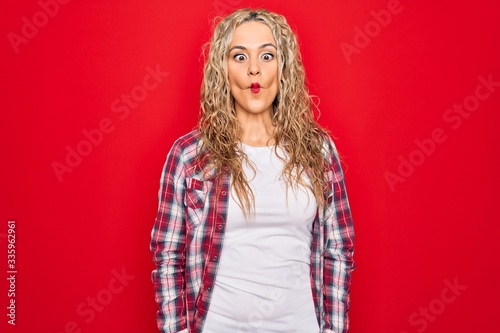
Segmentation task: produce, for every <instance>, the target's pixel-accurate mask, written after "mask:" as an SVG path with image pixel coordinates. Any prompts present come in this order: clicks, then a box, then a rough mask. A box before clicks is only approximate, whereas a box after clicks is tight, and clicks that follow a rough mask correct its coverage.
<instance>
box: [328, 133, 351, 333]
mask: <svg viewBox="0 0 500 333" xmlns="http://www.w3.org/2000/svg"><path fill="white" fill-rule="evenodd" d="M329 146H330V170H329V172H331V178H330V179H331V180H332V183H331V186H330V191H331V193H330V196H329V197H328V199H327V207H326V212H325V214H326V215H325V216H326V217H328V218H327V220H326V221H325V252H324V270H323V281H324V286H323V289H324V291H323V292H324V296H325V297H324V307H325V331H324V332H328V333H347V332H348V331H349V317H348V313H349V304H350V297H349V296H350V286H351V274H352V271H353V270H354V268H355V264H354V260H353V254H354V240H355V237H354V229H353V223H352V217H351V210H350V207H349V201H348V199H347V192H346V188H345V183H344V174H343V171H342V167H341V164H340V160H339V157H338V154H337V152H336V149H335V145H334V143H333V141H331V139H330V141H329Z"/></svg>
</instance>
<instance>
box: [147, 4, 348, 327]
mask: <svg viewBox="0 0 500 333" xmlns="http://www.w3.org/2000/svg"><path fill="white" fill-rule="evenodd" d="M208 47H209V51H208V55H207V59H206V62H205V67H204V78H203V83H202V87H201V116H200V120H199V124H198V126H197V128H196V129H195V130H193V131H192V132H190V133H188V134H187V135H185V136H183V137H181V138H179V139H178V140H177V141H176V142H175V143H174V144H173V146H172V148H171V150H170V152H169V154H168V156H167V160H166V163H165V166H164V169H163V173H162V177H161V182H160V190H159V208H158V215H157V217H156V221H155V225H154V228H153V231H152V240H151V251H152V253H153V260H154V262H155V264H156V269H155V270H154V271H153V274H152V280H153V283H154V289H155V299H156V302H157V303H158V307H159V309H158V313H157V323H158V328H159V330H160V331H161V332H165V333H167V332H168V333H173V332H190V333H201V332H203V333H238V332H260V333H271V332H273V333H277V332H286V333H291V332H297V333H314V332H321V333H325V332H330V333H331V332H337V333H340V332H348V329H349V320H348V316H347V314H348V311H349V290H350V284H351V273H352V270H353V269H354V262H353V251H354V233H353V227H352V220H351V214H350V208H349V203H348V199H347V195H346V190H345V186H344V178H343V172H342V169H341V166H340V162H339V159H338V155H337V153H336V150H335V147H334V144H333V142H332V140H331V139H330V137H329V135H328V134H327V132H326V131H325V130H324V129H323V128H321V127H320V126H319V125H318V124H317V122H316V121H315V119H314V111H315V110H314V104H313V103H312V102H311V97H310V95H309V94H308V91H307V89H306V86H305V74H304V69H303V66H302V62H301V60H300V54H299V50H298V45H297V40H296V37H295V35H294V33H293V32H292V30H291V29H290V27H289V25H288V24H287V22H286V20H285V18H284V17H283V16H281V15H278V14H275V13H272V12H269V11H267V10H263V9H259V10H252V9H241V10H238V11H236V12H234V13H232V14H230V15H229V16H227V17H226V18H224V19H222V20H221V21H220V22H219V23H218V24H217V26H216V28H215V31H214V34H213V37H212V39H211V41H210V43H209V45H208Z"/></svg>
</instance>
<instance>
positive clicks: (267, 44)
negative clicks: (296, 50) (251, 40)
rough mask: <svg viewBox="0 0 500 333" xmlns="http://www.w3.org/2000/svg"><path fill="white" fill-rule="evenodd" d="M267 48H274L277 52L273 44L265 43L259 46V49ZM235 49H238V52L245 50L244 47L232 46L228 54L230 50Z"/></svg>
mask: <svg viewBox="0 0 500 333" xmlns="http://www.w3.org/2000/svg"><path fill="white" fill-rule="evenodd" d="M268 46H272V47H274V48H275V49H276V50H278V48H277V47H276V46H275V45H274V44H273V43H265V44H262V45H261V46H259V49H264V48H266V47H268ZM235 49H238V50H244V51H246V50H247V48H246V47H244V46H241V45H235V46H233V47H232V48H231V49H230V50H229V52H231V51H232V50H235Z"/></svg>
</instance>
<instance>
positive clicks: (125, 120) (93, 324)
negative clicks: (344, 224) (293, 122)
mask: <svg viewBox="0 0 500 333" xmlns="http://www.w3.org/2000/svg"><path fill="white" fill-rule="evenodd" d="M48 2H49V1H48ZM42 3H44V1H43V0H42ZM391 3H392V0H391V1H387V0H370V1H363V2H354V1H352V2H351V1H332V2H330V1H328V2H327V1H318V0H310V1H307V2H302V1H286V2H284V1H264V0H261V1H242V0H216V1H107V2H89V1H70V2H68V3H67V4H61V5H60V8H59V10H58V12H57V13H55V14H54V15H53V17H49V16H46V17H47V18H48V20H46V21H44V20H43V18H44V17H43V14H40V13H39V12H40V11H42V7H41V4H40V3H39V2H37V1H35V0H30V1H17V2H12V1H11V2H9V3H8V5H6V4H4V6H3V7H4V9H3V10H2V11H1V14H0V26H1V32H2V34H3V36H4V37H2V42H1V43H0V47H1V52H2V53H1V54H2V61H1V72H2V77H3V80H2V83H1V84H2V87H1V91H2V102H3V104H4V106H3V107H2V120H1V121H0V142H1V156H2V163H1V168H2V172H1V175H0V188H1V191H0V195H1V198H0V199H1V201H0V205H1V210H0V226H1V227H0V241H1V243H0V246H1V251H0V253H4V254H2V259H1V260H2V264H1V265H0V266H1V267H2V271H3V273H2V276H3V275H4V274H5V275H7V273H6V271H7V268H6V261H7V255H6V251H7V250H6V249H7V238H6V234H7V221H8V220H9V219H11V220H16V235H17V239H16V240H17V242H16V247H17V248H16V249H17V252H16V255H17V257H16V260H17V269H18V274H17V280H16V298H15V299H16V305H17V308H16V315H17V317H16V325H15V326H11V325H8V324H7V319H8V318H7V316H6V314H7V310H6V307H7V305H8V301H9V300H8V298H7V291H8V285H7V283H6V279H5V278H2V283H1V284H0V287H1V289H0V295H1V297H0V300H1V306H0V308H1V309H3V310H2V313H0V315H1V316H0V318H3V319H2V320H1V324H0V327H1V330H2V332H5V331H6V330H7V331H8V332H10V331H13V332H15V331H17V332H52V333H56V332H57V333H59V332H80V331H81V332H96V333H100V332H155V331H156V328H155V327H156V325H155V307H156V305H155V303H154V300H153V289H152V285H151V282H150V272H151V270H152V269H153V265H152V262H151V255H150V253H149V237H150V231H151V227H152V225H153V221H154V217H155V213H156V207H157V197H156V195H157V190H158V181H159V177H160V173H161V168H162V165H163V162H164V159H165V156H166V154H167V152H168V150H169V148H170V146H171V144H172V142H173V140H174V139H176V138H177V137H179V136H180V135H182V134H184V133H186V132H188V131H189V130H190V129H192V128H193V126H194V125H195V122H196V119H197V115H198V94H199V86H200V81H201V62H200V52H201V45H202V43H203V42H205V41H206V40H207V39H208V37H209V36H210V29H209V27H210V25H211V24H210V21H211V19H212V18H213V17H214V16H215V15H216V14H222V13H224V12H227V11H229V10H231V9H233V8H236V7H244V6H254V7H259V6H263V7H267V8H269V9H271V10H274V11H277V12H279V13H282V14H284V15H285V16H286V17H287V18H288V21H289V23H290V24H291V26H292V27H293V29H294V30H295V31H296V32H297V33H298V35H299V39H300V42H301V46H302V53H303V58H304V63H305V67H306V71H307V75H308V82H309V85H310V90H311V92H312V93H313V94H315V95H318V96H319V97H320V99H321V104H320V108H321V110H322V115H321V118H320V122H321V123H322V124H323V125H325V126H327V127H328V128H329V129H330V130H331V131H332V133H333V134H334V136H335V137H336V143H337V146H338V149H339V151H340V153H341V154H342V156H343V160H344V167H345V171H346V182H347V187H348V192H349V197H350V202H351V208H352V212H353V217H354V221H355V228H356V232H357V249H356V255H355V258H356V261H357V265H358V267H357V270H356V271H355V273H354V276H353V287H352V312H351V322H352V323H351V328H352V329H351V331H352V332H353V333H361V332H377V333H378V332H380V333H388V332H393V333H403V332H405V333H413V332H422V331H426V332H429V333H430V332H455V333H458V332H500V324H498V318H497V317H498V299H499V296H500V287H499V285H498V281H499V277H500V276H499V268H498V262H499V259H498V227H497V226H496V225H497V223H498V221H499V220H500V219H499V213H498V210H497V209H498V203H499V200H498V193H497V191H496V189H497V188H498V187H499V185H500V182H499V180H500V179H499V177H498V173H497V172H498V171H497V170H498V169H499V167H500V163H499V159H498V156H497V155H498V153H499V149H498V143H499V131H498V121H499V120H500V116H499V113H500V87H495V88H492V89H495V90H494V91H492V92H491V91H490V92H489V96H488V97H487V98H486V97H485V98H484V100H481V101H480V102H479V105H478V106H477V105H476V106H477V108H476V110H475V111H473V112H470V113H468V112H467V113H464V114H465V115H466V118H463V117H462V118H456V117H457V116H456V115H455V116H454V117H455V118H453V119H454V120H453V121H452V120H451V118H446V117H447V116H448V117H449V116H450V115H451V114H448V112H452V111H447V110H448V109H449V108H452V107H453V105H454V104H461V103H463V102H464V100H467V101H468V102H471V101H472V102H473V101H474V99H473V98H472V99H471V98H469V97H468V96H472V95H474V94H475V91H476V87H477V86H478V85H479V84H480V80H479V79H478V77H480V76H482V77H484V78H486V79H487V78H488V77H489V76H491V78H492V80H493V81H495V82H499V81H500V65H499V59H500V46H499V45H500V43H499V40H500V39H499V32H500V19H499V12H500V8H499V7H500V6H499V5H498V3H497V2H496V1H493V0H490V1H463V2H458V1H444V2H443V1H435V2H433V1H423V0H413V1H410V0H401V3H400V5H399V6H397V11H398V12H397V14H392V15H391V20H390V22H389V23H388V24H384V25H385V27H380V25H377V24H374V23H373V22H372V21H374V16H373V14H372V13H371V11H375V13H378V12H379V11H380V10H382V9H387V7H388V5H389V6H391ZM37 13H38V14H37ZM23 18H26V19H24V20H23ZM34 20H35V21H36V20H38V21H36V22H38V23H37V24H38V25H39V27H38V28H37V29H38V32H37V33H36V34H34V33H33V31H32V33H33V34H34V35H32V36H31V37H30V38H26V40H24V41H23V42H22V43H20V44H18V45H14V44H15V43H14V44H13V43H12V42H11V40H10V39H9V36H10V38H12V36H14V34H15V35H17V36H22V35H23V26H24V25H25V24H27V23H26V22H27V21H28V22H31V23H33V21H34ZM370 22H372V23H370ZM356 27H358V28H359V29H361V30H365V28H368V29H372V30H369V31H368V32H369V35H371V36H368V37H367V38H368V39H369V41H367V40H366V38H365V40H364V41H363V40H360V39H359V38H360V37H358V40H357V42H358V46H360V45H361V44H359V43H362V42H364V43H365V44H366V45H362V46H363V47H359V48H358V52H357V53H353V54H351V56H350V57H346V56H345V55H344V53H343V52H342V49H341V45H344V46H345V44H342V43H347V44H350V45H353V46H355V36H356V31H357V30H356V29H355V28H356ZM377 27H379V29H377ZM26 29H27V28H24V30H26ZM25 33H26V31H25ZM16 49H17V51H18V52H16ZM348 60H350V61H348ZM148 66H149V67H150V68H153V69H154V68H156V66H159V68H160V70H161V71H162V72H166V73H168V76H166V77H164V78H163V79H162V82H161V83H160V84H159V85H158V86H157V87H156V88H154V89H152V90H150V91H147V96H145V98H144V100H142V101H140V102H139V103H138V105H137V106H136V107H135V108H129V110H130V113H129V114H128V115H126V116H125V114H124V113H123V112H124V111H123V110H124V109H122V112H119V113H115V112H114V110H115V111H116V109H113V108H112V104H113V102H114V101H115V100H116V99H120V98H121V95H122V94H130V93H131V92H133V91H135V93H138V92H140V88H137V87H138V86H139V87H140V86H141V85H142V84H143V79H144V78H145V77H147V75H148V71H147V70H146V68H147V67H148ZM148 82H149V83H150V84H151V83H152V82H154V81H152V80H150V81H148ZM134 89H135V90H134ZM479 89H480V92H481V93H482V94H483V95H484V94H485V93H486V92H488V90H486V88H484V87H482V88H479ZM143 97H144V96H143ZM123 105H124V104H121V106H123ZM120 116H121V118H120ZM106 118H107V119H108V122H109V125H110V126H111V128H112V130H111V129H110V130H108V132H109V133H104V134H103V137H102V140H97V139H98V137H99V136H98V135H97V136H96V137H95V138H96V139H95V140H97V141H95V142H97V143H98V144H97V145H92V146H90V147H91V149H92V150H91V151H90V153H88V151H87V153H88V156H83V157H82V160H81V161H80V162H79V163H76V164H78V165H76V166H75V167H72V168H71V170H72V171H71V172H63V173H62V175H60V177H61V179H58V176H57V175H56V172H55V171H54V169H53V163H54V162H58V163H61V164H65V163H66V162H65V159H66V155H67V154H68V152H67V150H66V149H67V147H68V146H69V147H70V148H72V149H77V146H78V145H80V148H81V149H85V146H84V145H85V143H84V141H86V140H87V139H86V136H85V134H84V132H83V131H84V130H87V131H92V130H95V129H97V128H99V124H100V122H101V121H102V120H103V119H106ZM446 119H448V120H446ZM105 121H106V120H105ZM459 121H460V123H459ZM453 126H455V128H453ZM439 128H440V129H441V136H440V137H439V138H438V139H440V141H442V142H439V143H435V144H434V145H435V147H434V148H433V149H431V148H432V147H431V146H432V145H431V144H430V143H429V142H430V141H429V140H430V139H431V138H432V132H433V131H434V130H435V129H439ZM93 133H95V131H94V132H93ZM415 140H421V141H422V140H423V142H426V143H427V146H426V147H427V149H426V150H427V155H424V153H425V152H420V153H419V151H420V150H421V149H420V148H419V147H418V145H417V143H416V142H415ZM82 147H83V148H82ZM86 147H87V148H88V146H86ZM400 156H401V157H400ZM409 159H411V160H412V161H413V162H414V163H415V164H418V165H417V166H416V167H414V168H413V169H414V170H411V169H410V170H403V169H401V170H400V171H398V167H399V165H400V163H402V162H401V161H402V160H409ZM387 172H390V173H392V175H398V177H401V178H399V181H397V182H395V183H392V185H390V183H389V182H388V180H387V178H386V177H387ZM405 172H406V173H405ZM60 180H61V181H60ZM403 180H404V181H403ZM123 272H125V275H126V276H127V278H128V280H126V281H121V282H120V280H117V279H116V278H115V275H114V274H117V273H123ZM447 283H451V284H453V283H456V284H458V285H460V286H466V289H465V290H464V289H463V288H465V287H460V288H462V289H459V290H455V294H453V291H452V290H450V288H449V286H448V285H447ZM92 298H96V299H97V304H96V305H95V306H96V308H95V310H94V309H93V308H92V305H91V303H89V302H92ZM444 301H446V302H444ZM426 308H429V309H430V310H428V311H429V312H428V313H429V314H428V315H427V317H426V316H425V315H424V314H422V313H423V312H420V311H426V310H425V309H426ZM97 309H99V310H97ZM4 312H5V313H4Z"/></svg>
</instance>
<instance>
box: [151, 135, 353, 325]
mask: <svg viewBox="0 0 500 333" xmlns="http://www.w3.org/2000/svg"><path fill="white" fill-rule="evenodd" d="M199 145H200V135H199V132H198V131H197V130H195V131H192V132H190V133H188V134H187V135H185V136H183V137H181V138H179V139H178V140H177V141H176V142H175V143H174V144H173V146H172V148H171V150H170V152H169V154H168V156H167V160H166V162H165V165H164V168H163V173H162V176H161V181H160V190H159V193H158V199H159V205H158V214H157V217H156V220H155V224H154V227H153V230H152V234H151V251H152V253H153V261H154V263H155V265H156V269H155V270H154V271H153V273H152V281H153V285H154V290H155V300H156V302H157V304H158V308H159V309H158V312H157V324H158V328H159V330H160V332H164V333H187V332H189V333H201V332H202V330H203V324H204V321H205V317H206V315H207V312H208V307H209V305H210V298H211V294H212V289H213V286H214V281H215V277H216V274H217V265H218V263H219V257H220V254H221V249H222V246H223V239H224V230H225V222H226V215H227V208H228V200H229V193H230V176H229V175H228V173H227V172H222V173H221V175H220V176H218V175H216V173H215V171H214V170H209V169H208V168H207V165H203V162H201V163H200V162H199V159H197V158H196V156H197V153H198V148H199ZM323 152H324V156H325V158H327V159H328V161H330V169H329V170H326V177H327V178H328V181H329V184H330V186H329V191H328V193H325V195H327V198H328V199H327V205H326V206H325V207H324V209H319V210H318V212H317V214H316V218H315V219H314V222H313V223H314V225H313V241H312V249H311V273H310V279H311V289H312V294H313V301H314V305H315V310H316V316H317V319H318V323H319V327H320V332H322V333H333V332H334V333H341V332H342V333H345V332H348V330H349V319H348V315H347V314H348V312H349V290H350V285H351V273H352V271H353V269H354V267H355V264H354V261H353V252H354V230H353V226H352V219H351V213H350V208H349V202H348V200H347V194H346V190H345V185H344V175H343V172H342V169H341V166H340V162H339V159H338V156H337V153H336V150H335V146H334V144H333V141H331V139H330V138H328V139H326V140H325V142H324V149H323ZM202 161H203V160H202ZM207 170H208V171H207ZM223 170H226V169H223ZM226 171H227V170H226ZM304 333H309V332H304Z"/></svg>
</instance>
